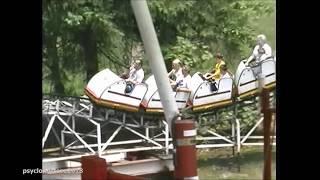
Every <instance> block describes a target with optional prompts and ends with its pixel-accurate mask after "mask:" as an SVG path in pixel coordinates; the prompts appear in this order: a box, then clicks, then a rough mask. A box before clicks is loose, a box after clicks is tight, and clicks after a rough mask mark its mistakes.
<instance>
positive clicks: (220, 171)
mask: <svg viewBox="0 0 320 180" xmlns="http://www.w3.org/2000/svg"><path fill="white" fill-rule="evenodd" d="M263 162H264V160H263V148H262V147H254V148H253V147H250V148H248V147H243V148H241V153H240V156H237V155H235V156H232V150H231V148H228V149H226V148H221V149H215V150H210V151H204V150H198V176H199V178H200V179H210V180H211V179H212V180H214V179H230V180H231V179H237V180H240V179H248V180H258V179H262V175H263ZM275 167H276V154H275V148H274V149H273V152H272V179H276V177H275V174H276V173H275V172H276V171H275Z"/></svg>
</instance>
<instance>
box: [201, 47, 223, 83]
mask: <svg viewBox="0 0 320 180" xmlns="http://www.w3.org/2000/svg"><path fill="white" fill-rule="evenodd" d="M215 57H216V61H217V63H216V65H215V66H214V68H213V69H212V72H211V73H206V74H205V75H204V78H205V79H220V76H221V72H220V67H221V65H225V64H226V63H225V62H224V61H223V55H222V54H220V53H218V54H217V55H215Z"/></svg>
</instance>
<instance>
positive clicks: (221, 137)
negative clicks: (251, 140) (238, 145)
mask: <svg viewBox="0 0 320 180" xmlns="http://www.w3.org/2000/svg"><path fill="white" fill-rule="evenodd" d="M208 132H209V133H210V134H212V135H214V136H217V137H219V138H220V139H222V140H224V141H226V142H228V143H231V144H233V142H232V141H230V139H227V138H225V137H223V136H221V135H220V134H217V133H215V132H213V131H211V130H208Z"/></svg>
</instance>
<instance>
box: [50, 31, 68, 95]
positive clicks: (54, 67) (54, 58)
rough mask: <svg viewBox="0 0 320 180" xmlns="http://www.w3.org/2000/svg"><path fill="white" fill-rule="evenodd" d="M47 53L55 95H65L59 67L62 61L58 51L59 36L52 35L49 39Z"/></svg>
mask: <svg viewBox="0 0 320 180" xmlns="http://www.w3.org/2000/svg"><path fill="white" fill-rule="evenodd" d="M46 40H47V41H46V43H47V52H48V59H49V62H51V63H50V66H48V67H49V69H50V70H51V80H52V82H53V93H57V94H64V86H63V83H62V80H61V71H60V67H59V62H60V59H59V57H58V51H57V46H56V42H57V36H56V35H52V36H51V37H47V39H46Z"/></svg>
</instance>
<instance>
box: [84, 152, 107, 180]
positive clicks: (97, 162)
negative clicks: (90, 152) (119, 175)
mask: <svg viewBox="0 0 320 180" xmlns="http://www.w3.org/2000/svg"><path fill="white" fill-rule="evenodd" d="M81 166H82V170H83V172H82V174H81V179H82V180H92V179H95V180H107V179H108V172H107V163H106V160H105V159H103V158H99V156H83V157H81Z"/></svg>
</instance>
